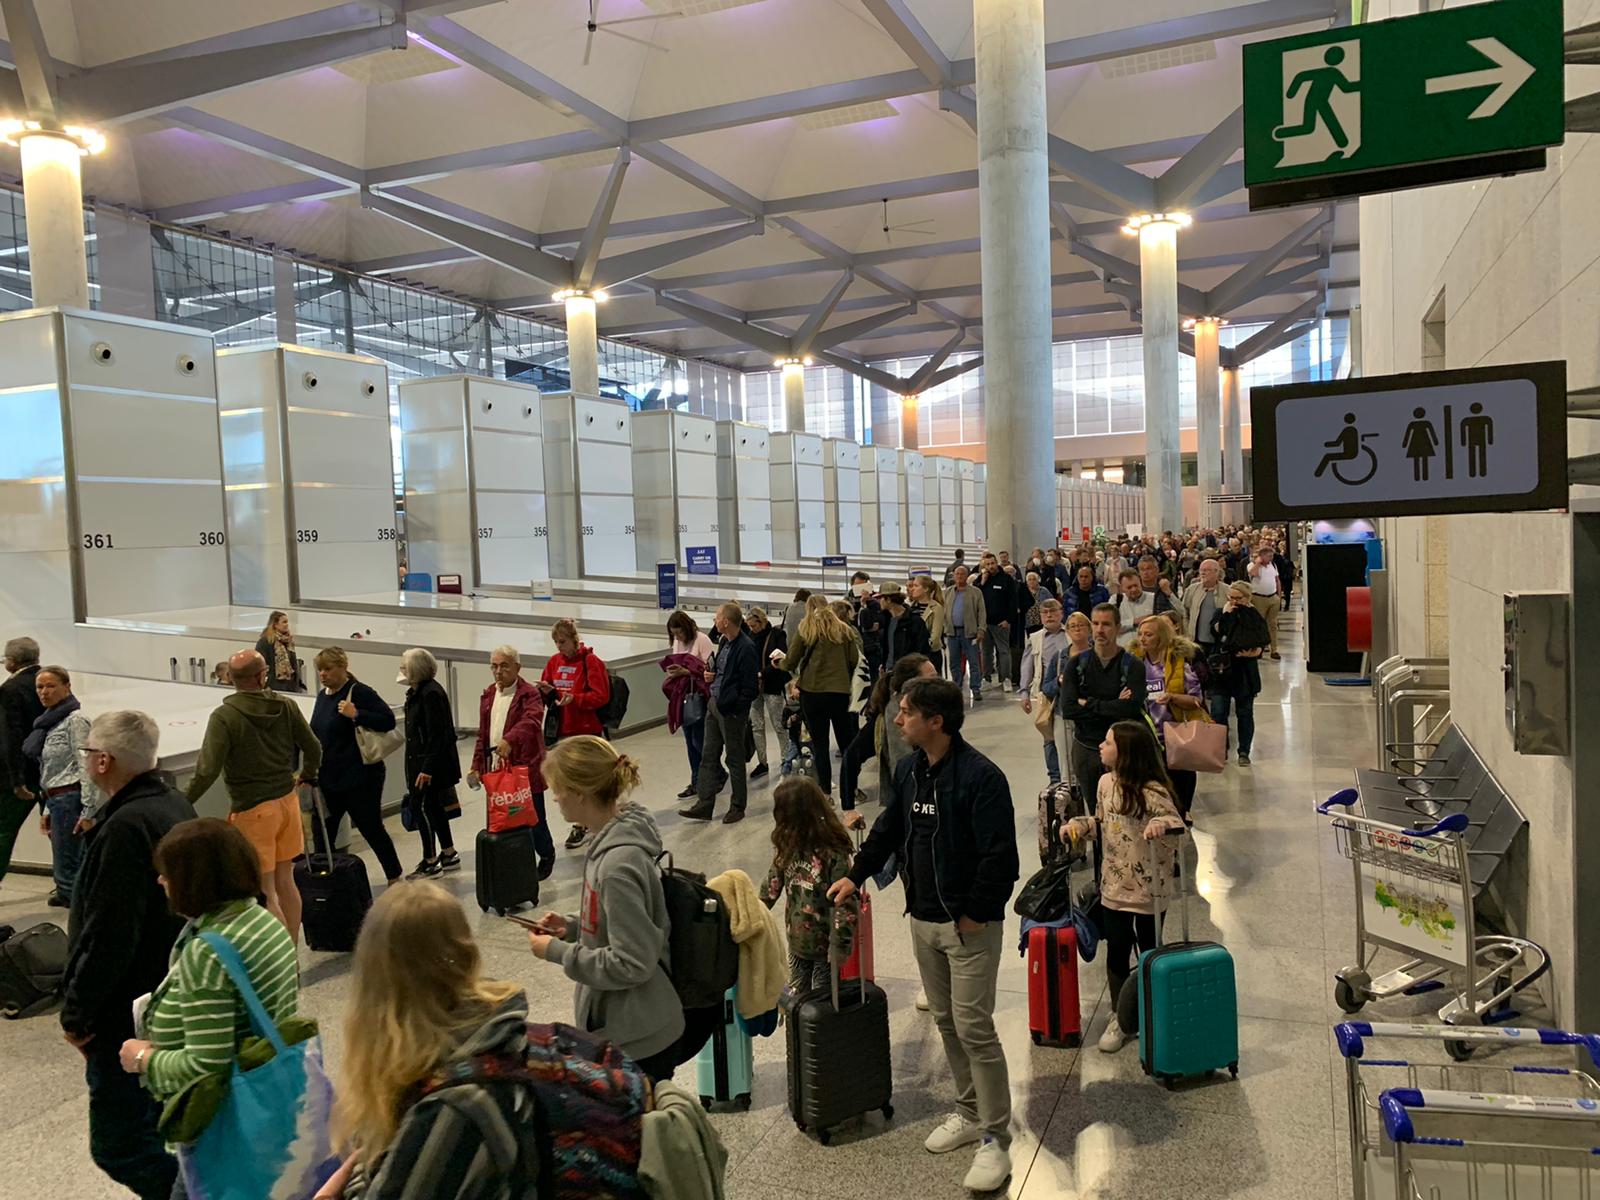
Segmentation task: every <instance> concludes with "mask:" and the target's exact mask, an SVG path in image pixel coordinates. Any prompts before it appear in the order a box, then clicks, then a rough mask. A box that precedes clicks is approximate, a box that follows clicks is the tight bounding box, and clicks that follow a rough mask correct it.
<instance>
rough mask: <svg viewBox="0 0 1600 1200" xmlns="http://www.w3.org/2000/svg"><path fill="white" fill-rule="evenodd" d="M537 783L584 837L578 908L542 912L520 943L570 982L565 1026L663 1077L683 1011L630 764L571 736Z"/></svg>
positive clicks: (654, 835)
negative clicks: (587, 834) (571, 1012)
mask: <svg viewBox="0 0 1600 1200" xmlns="http://www.w3.org/2000/svg"><path fill="white" fill-rule="evenodd" d="M544 779H545V783H546V785H547V786H548V787H549V789H550V794H551V795H552V796H553V797H555V801H556V804H557V805H559V806H560V808H561V815H562V816H563V817H565V818H566V819H567V820H568V821H570V822H572V823H574V824H577V825H584V826H586V827H588V828H589V829H592V830H593V831H594V836H593V837H592V838H591V839H590V841H589V849H588V853H587V855H586V856H585V858H584V861H583V891H582V893H581V895H580V897H579V902H578V911H577V912H575V913H569V914H566V915H562V914H560V913H554V912H550V913H546V914H545V915H544V916H543V917H541V918H540V919H539V923H538V928H537V929H535V930H532V931H530V932H529V934H528V944H529V946H530V947H531V948H532V950H533V953H534V955H535V956H536V957H538V958H542V959H544V960H545V961H546V962H551V963H555V964H556V965H557V966H559V967H560V968H561V969H562V970H563V971H565V972H566V973H567V975H568V976H569V977H570V978H571V979H572V980H573V982H575V983H576V984H577V985H578V987H577V991H576V994H575V995H574V997H573V1002H574V1008H575V1010H576V1015H575V1017H574V1022H573V1023H574V1024H576V1025H577V1026H579V1027H580V1028H582V1029H587V1030H589V1031H590V1032H592V1033H594V1034H596V1035H597V1036H599V1037H602V1038H605V1039H606V1040H608V1041H610V1042H613V1043H615V1044H616V1045H617V1046H618V1047H619V1048H620V1049H621V1050H622V1052H623V1053H625V1054H626V1055H628V1057H629V1058H631V1059H633V1060H634V1061H635V1062H636V1063H638V1064H639V1067H640V1069H642V1070H643V1071H644V1072H645V1074H647V1075H649V1076H650V1078H651V1079H653V1080H657V1081H659V1080H662V1079H666V1078H668V1077H670V1076H671V1074H672V1071H673V1068H674V1067H676V1066H677V1065H678V1055H677V1049H678V1041H679V1039H680V1038H681V1037H682V1036H683V1006H682V1005H681V1004H680V1003H679V1002H678V992H677V989H676V988H674V987H673V985H672V976H671V974H670V972H671V970H672V962H671V955H670V953H669V950H668V941H667V924H668V923H667V901H666V896H665V895H664V894H663V892H662V888H661V871H660V868H659V867H657V865H656V858H657V856H658V855H659V854H660V853H661V833H660V831H659V830H657V828H656V823H655V818H654V817H652V816H651V815H650V813H649V811H648V810H647V809H645V808H644V807H643V806H642V805H639V804H634V803H631V802H628V801H627V795H628V793H629V792H631V791H633V789H634V788H636V787H638V786H639V764H638V763H636V762H635V761H634V760H633V759H631V758H629V757H628V756H627V755H626V754H619V753H618V752H617V750H616V747H614V746H613V745H612V744H611V743H610V742H608V741H606V740H605V739H604V738H598V737H589V736H583V737H571V738H565V739H563V740H562V741H560V742H558V743H557V744H556V746H555V747H554V749H552V750H551V751H550V752H549V753H548V754H547V755H546V756H545V760H544Z"/></svg>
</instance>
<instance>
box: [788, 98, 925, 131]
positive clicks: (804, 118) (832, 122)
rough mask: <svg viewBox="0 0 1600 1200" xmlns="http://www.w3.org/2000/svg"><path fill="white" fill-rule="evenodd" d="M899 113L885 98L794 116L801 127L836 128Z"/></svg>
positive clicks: (814, 128)
mask: <svg viewBox="0 0 1600 1200" xmlns="http://www.w3.org/2000/svg"><path fill="white" fill-rule="evenodd" d="M898 115H899V110H898V109H896V108H895V106H894V105H892V104H890V103H889V102H888V101H887V100H872V101H869V102H868V103H866V104H851V105H847V106H846V107H844V108H825V109H822V110H821V111H820V112H812V113H803V114H801V115H800V116H798V117H796V118H794V123H795V124H796V125H798V126H800V128H801V129H811V130H817V129H837V128H838V127H839V126H840V125H859V124H860V123H861V122H862V121H876V120H879V119H880V118H883V117H894V116H898Z"/></svg>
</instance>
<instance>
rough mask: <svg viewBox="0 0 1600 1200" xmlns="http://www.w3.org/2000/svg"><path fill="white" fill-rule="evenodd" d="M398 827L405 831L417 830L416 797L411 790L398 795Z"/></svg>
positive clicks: (413, 831)
mask: <svg viewBox="0 0 1600 1200" xmlns="http://www.w3.org/2000/svg"><path fill="white" fill-rule="evenodd" d="M400 828H401V829H404V830H405V831H406V832H407V833H415V832H416V831H417V797H416V795H415V794H414V793H412V792H407V793H406V794H405V795H404V796H402V797H400Z"/></svg>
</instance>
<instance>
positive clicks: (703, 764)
mask: <svg viewBox="0 0 1600 1200" xmlns="http://www.w3.org/2000/svg"><path fill="white" fill-rule="evenodd" d="M715 624H716V627H717V633H718V634H719V635H720V636H721V641H720V642H719V643H718V645H717V652H716V655H715V656H714V657H713V658H712V660H711V666H710V667H709V668H708V669H707V671H706V682H707V683H709V684H710V685H711V702H710V703H709V704H707V705H706V732H705V739H706V740H705V745H704V746H703V747H702V749H701V756H700V777H699V779H698V780H696V795H695V802H694V803H693V804H691V805H689V806H688V807H687V808H680V809H679V810H678V815H679V816H680V817H688V818H690V819H691V820H694V821H709V820H710V819H711V818H712V816H713V815H714V814H715V813H716V811H717V793H718V792H719V791H721V790H722V781H721V780H720V779H719V778H718V776H719V775H720V774H721V773H722V758H723V753H724V751H726V753H727V759H728V774H729V775H731V776H732V777H733V800H732V803H731V805H730V806H729V808H728V812H727V815H726V816H724V817H723V818H722V823H723V824H724V825H732V824H734V823H735V822H738V821H742V820H744V810H745V805H746V804H747V803H748V801H749V795H748V793H747V791H746V783H745V765H746V764H747V763H748V762H749V760H750V751H751V749H752V748H753V747H754V742H753V740H752V737H751V732H750V706H751V705H752V704H754V703H755V700H756V697H757V696H758V695H760V693H761V664H760V663H758V662H757V661H756V644H755V642H754V640H752V638H751V637H750V635H749V634H748V633H746V632H745V629H744V611H743V610H742V609H741V608H740V607H739V606H738V605H737V604H734V603H731V602H730V603H728V604H724V605H723V606H722V607H721V608H719V609H717V615H716V618H715Z"/></svg>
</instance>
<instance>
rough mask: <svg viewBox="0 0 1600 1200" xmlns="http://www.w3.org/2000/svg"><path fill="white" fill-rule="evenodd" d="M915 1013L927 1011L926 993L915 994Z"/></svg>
mask: <svg viewBox="0 0 1600 1200" xmlns="http://www.w3.org/2000/svg"><path fill="white" fill-rule="evenodd" d="M917 1011H918V1012H927V1011H928V993H927V992H918V993H917Z"/></svg>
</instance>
